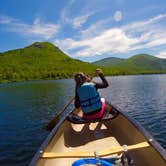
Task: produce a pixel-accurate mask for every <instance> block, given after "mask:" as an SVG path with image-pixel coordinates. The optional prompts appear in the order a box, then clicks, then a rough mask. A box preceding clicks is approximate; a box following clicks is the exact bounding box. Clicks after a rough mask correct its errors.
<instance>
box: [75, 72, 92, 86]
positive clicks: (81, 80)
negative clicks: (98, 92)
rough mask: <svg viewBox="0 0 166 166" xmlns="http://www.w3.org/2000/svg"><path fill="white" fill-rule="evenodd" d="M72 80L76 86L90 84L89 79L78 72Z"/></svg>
mask: <svg viewBox="0 0 166 166" xmlns="http://www.w3.org/2000/svg"><path fill="white" fill-rule="evenodd" d="M74 80H75V82H76V86H77V87H78V86H80V85H82V84H83V83H85V82H90V81H91V79H90V77H89V76H87V75H85V74H84V73H83V72H78V73H76V74H75V76H74Z"/></svg>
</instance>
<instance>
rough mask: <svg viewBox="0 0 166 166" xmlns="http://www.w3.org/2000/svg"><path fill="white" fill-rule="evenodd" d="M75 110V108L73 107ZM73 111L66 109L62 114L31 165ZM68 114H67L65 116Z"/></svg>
mask: <svg viewBox="0 0 166 166" xmlns="http://www.w3.org/2000/svg"><path fill="white" fill-rule="evenodd" d="M72 111H73V109H72ZM72 111H68V110H66V111H65V112H64V114H63V115H62V117H61V118H60V120H59V122H58V123H57V124H56V125H55V127H54V128H53V129H52V131H51V132H50V133H49V135H48V136H47V137H46V139H45V140H44V142H43V143H42V144H41V146H40V147H39V149H38V151H37V152H36V154H35V156H34V157H33V158H32V160H31V162H30V164H29V166H35V165H36V162H37V161H38V159H39V158H40V156H41V154H42V153H43V150H44V149H45V148H46V147H47V145H48V144H49V142H50V141H51V140H52V138H53V137H54V135H55V134H56V132H57V131H58V129H59V128H60V126H61V125H62V124H63V122H64V121H65V120H66V117H67V116H68V115H69V114H70V113H71V112H72ZM65 114H66V116H64V115H65Z"/></svg>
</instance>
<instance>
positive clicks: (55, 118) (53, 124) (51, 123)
mask: <svg viewBox="0 0 166 166" xmlns="http://www.w3.org/2000/svg"><path fill="white" fill-rule="evenodd" d="M73 100H74V97H72V98H71V100H70V101H69V102H68V103H67V104H66V105H65V106H64V107H63V109H62V111H61V112H60V113H59V114H58V115H56V116H54V117H53V119H52V120H50V122H49V123H48V124H47V125H46V129H47V130H52V129H53V128H54V126H55V125H56V123H57V122H58V121H59V119H60V117H61V115H62V114H63V112H64V111H65V110H66V108H67V107H68V106H69V105H70V104H71V103H72V101H73Z"/></svg>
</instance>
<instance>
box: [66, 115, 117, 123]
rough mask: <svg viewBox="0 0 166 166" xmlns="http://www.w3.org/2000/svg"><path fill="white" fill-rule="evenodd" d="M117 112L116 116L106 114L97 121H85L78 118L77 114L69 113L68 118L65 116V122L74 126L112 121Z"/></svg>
mask: <svg viewBox="0 0 166 166" xmlns="http://www.w3.org/2000/svg"><path fill="white" fill-rule="evenodd" d="M118 114H119V113H118V112H117V113H116V114H114V115H113V114H107V115H105V116H103V117H102V118H98V119H91V120H87V119H84V118H82V117H80V116H78V115H77V114H75V113H70V114H69V115H68V116H67V118H66V119H67V120H68V121H69V122H71V123H74V124H85V123H95V122H102V121H109V120H111V119H114V118H116V117H117V116H118Z"/></svg>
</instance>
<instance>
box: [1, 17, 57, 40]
mask: <svg viewBox="0 0 166 166" xmlns="http://www.w3.org/2000/svg"><path fill="white" fill-rule="evenodd" d="M0 24H1V25H4V26H5V30H7V31H10V32H15V33H18V34H20V35H22V36H30V37H38V38H41V39H50V38H52V37H55V35H56V34H57V33H58V30H59V25H57V24H53V23H46V22H42V21H41V20H40V19H39V18H36V19H35V20H34V22H33V24H26V23H23V22H21V21H20V20H17V19H14V18H11V17H8V16H3V17H2V16H1V17H0Z"/></svg>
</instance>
